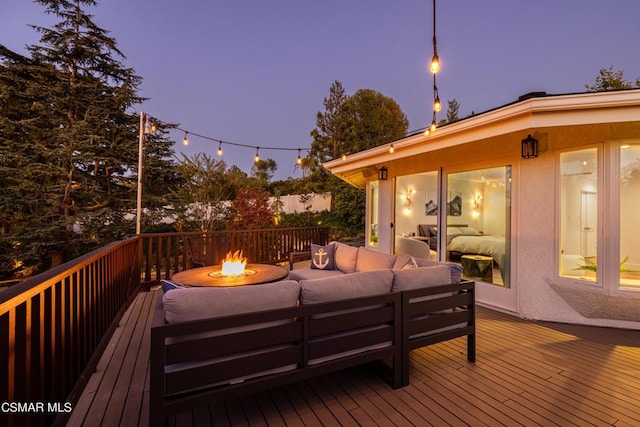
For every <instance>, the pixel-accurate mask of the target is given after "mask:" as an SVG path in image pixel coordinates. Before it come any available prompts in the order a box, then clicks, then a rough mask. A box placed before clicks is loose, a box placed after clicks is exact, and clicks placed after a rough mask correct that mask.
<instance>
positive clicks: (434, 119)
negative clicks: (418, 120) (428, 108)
mask: <svg viewBox="0 0 640 427" xmlns="http://www.w3.org/2000/svg"><path fill="white" fill-rule="evenodd" d="M436 127H437V125H436V118H435V114H434V117H433V121H432V122H431V128H430V129H429V130H430V131H431V132H435V131H436Z"/></svg>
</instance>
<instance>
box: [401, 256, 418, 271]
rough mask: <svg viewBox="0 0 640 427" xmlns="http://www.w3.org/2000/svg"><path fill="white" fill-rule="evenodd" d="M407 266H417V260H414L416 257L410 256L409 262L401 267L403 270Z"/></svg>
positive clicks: (407, 267)
mask: <svg viewBox="0 0 640 427" xmlns="http://www.w3.org/2000/svg"><path fill="white" fill-rule="evenodd" d="M409 268H418V262H417V261H416V259H415V258H414V257H411V258H410V259H409V262H407V263H406V264H405V265H404V267H402V269H403V270H407V269H409Z"/></svg>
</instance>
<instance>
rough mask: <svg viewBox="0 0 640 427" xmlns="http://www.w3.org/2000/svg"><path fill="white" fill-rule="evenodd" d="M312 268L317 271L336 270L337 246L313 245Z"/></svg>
mask: <svg viewBox="0 0 640 427" xmlns="http://www.w3.org/2000/svg"><path fill="white" fill-rule="evenodd" d="M311 268H314V269H316V270H335V269H336V245H335V244H333V243H332V244H330V245H327V246H321V245H316V244H312V245H311Z"/></svg>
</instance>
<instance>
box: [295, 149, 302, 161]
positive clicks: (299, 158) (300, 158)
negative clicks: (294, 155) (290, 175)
mask: <svg viewBox="0 0 640 427" xmlns="http://www.w3.org/2000/svg"><path fill="white" fill-rule="evenodd" d="M296 163H298V164H299V165H301V164H302V157H300V150H298V159H297V160H296Z"/></svg>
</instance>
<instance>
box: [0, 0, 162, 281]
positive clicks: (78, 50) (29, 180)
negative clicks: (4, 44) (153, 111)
mask: <svg viewBox="0 0 640 427" xmlns="http://www.w3.org/2000/svg"><path fill="white" fill-rule="evenodd" d="M37 2H38V3H40V4H41V5H43V6H44V7H45V11H46V13H48V14H52V15H55V16H57V17H58V18H60V22H58V24H56V25H55V26H54V27H53V28H43V27H33V28H34V29H35V30H36V31H38V32H39V33H40V34H41V39H40V44H39V45H34V46H29V47H28V51H29V53H30V55H31V57H30V58H26V57H22V56H20V55H17V54H15V53H13V52H10V51H8V50H6V49H3V50H1V51H0V59H2V68H0V97H1V99H6V100H7V102H5V103H2V104H1V105H0V120H1V121H0V135H1V138H2V140H1V141H0V150H1V151H0V166H1V168H0V174H2V176H1V177H2V184H0V185H1V186H2V188H1V190H2V192H3V195H2V199H0V200H1V202H0V203H1V205H0V208H1V210H2V212H1V213H0V220H2V222H3V226H2V230H3V231H4V234H3V236H2V237H3V243H4V244H5V245H10V246H11V249H12V255H13V256H12V258H13V260H12V261H11V264H12V265H14V266H16V265H17V266H20V265H22V266H23V267H27V266H34V267H35V268H36V269H37V270H41V269H43V268H47V267H49V266H54V265H57V264H59V263H61V262H64V261H66V260H69V259H71V258H73V257H76V256H78V255H80V254H82V253H85V252H87V251H89V250H91V249H94V248H96V247H99V246H101V245H104V244H105V243H107V242H110V241H113V240H116V239H119V238H122V237H123V236H125V235H127V234H130V233H131V232H132V231H133V229H134V228H133V224H134V222H133V221H132V220H131V219H130V218H129V219H128V218H127V213H129V212H132V211H133V208H134V206H135V194H136V188H135V182H136V173H137V170H136V169H137V159H138V155H137V153H138V131H139V129H138V123H139V119H138V116H137V115H135V114H133V113H132V112H131V111H130V110H131V108H132V107H133V106H135V105H136V104H139V103H140V102H141V101H142V99H141V98H140V97H139V96H138V94H137V90H138V86H139V84H140V82H141V79H140V77H138V76H136V75H135V74H134V71H133V69H131V68H126V67H124V66H123V65H122V63H121V62H120V61H119V60H117V59H115V58H116V57H117V58H122V59H124V55H123V54H122V53H121V52H120V51H119V50H118V48H117V46H116V42H115V40H114V39H113V38H111V37H109V36H108V34H107V31H105V30H103V29H101V28H99V27H98V26H96V25H95V24H94V23H93V21H92V16H91V15H89V14H87V13H86V12H85V8H89V7H94V6H96V3H95V1H93V0H73V1H71V0H37ZM155 139H156V140H157V141H155V143H154V144H153V145H152V146H151V147H153V148H152V149H151V150H149V152H147V153H145V157H146V158H145V160H146V162H147V163H146V164H145V173H146V175H143V176H144V177H145V182H164V181H165V180H164V179H153V176H154V175H157V172H156V171H158V170H164V171H166V170H170V168H168V167H167V166H168V161H167V160H163V159H162V158H163V157H164V156H167V155H170V153H171V151H170V145H171V141H169V140H168V139H166V138H164V137H163V136H162V134H161V135H160V136H156V137H155ZM148 146H149V144H148ZM150 157H152V158H153V159H155V160H154V161H152V160H151V159H150ZM152 179H153V181H152ZM158 193H159V192H158V191H148V193H147V194H148V196H149V197H148V199H150V198H152V197H153V196H154V195H157V194H158Z"/></svg>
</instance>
